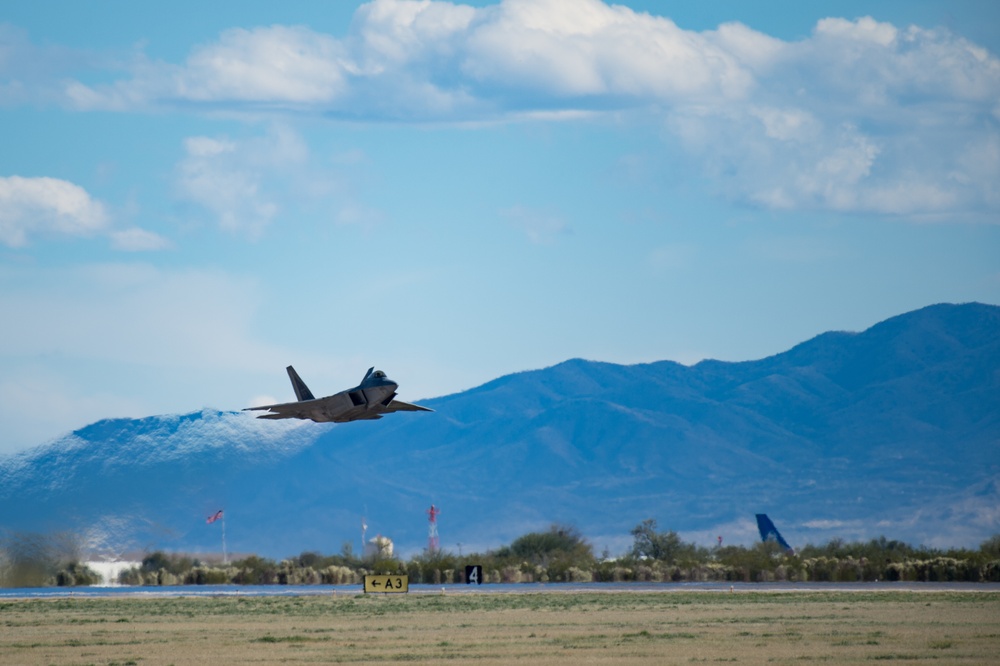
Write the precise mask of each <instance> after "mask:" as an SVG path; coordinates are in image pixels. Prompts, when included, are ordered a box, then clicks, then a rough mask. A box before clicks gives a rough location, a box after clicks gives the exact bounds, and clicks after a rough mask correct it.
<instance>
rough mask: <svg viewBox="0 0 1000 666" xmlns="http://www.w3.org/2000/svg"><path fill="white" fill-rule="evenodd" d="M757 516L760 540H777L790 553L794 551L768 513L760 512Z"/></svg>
mask: <svg viewBox="0 0 1000 666" xmlns="http://www.w3.org/2000/svg"><path fill="white" fill-rule="evenodd" d="M756 516H757V529H758V530H759V531H760V540H761V541H763V542H765V543H767V542H768V541H774V542H777V544H778V545H779V546H781V547H782V548H784V549H785V550H786V551H787V552H789V553H794V552H795V549H794V548H792V547H791V546H789V545H788V542H787V541H785V538H784V537H782V536H781V532H779V531H778V528H777V527H775V526H774V523H772V522H771V519H770V518H768V517H767V514H766V513H758V514H756Z"/></svg>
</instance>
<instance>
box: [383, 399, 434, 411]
mask: <svg viewBox="0 0 1000 666" xmlns="http://www.w3.org/2000/svg"><path fill="white" fill-rule="evenodd" d="M382 411H383V412H433V411H434V410H433V409H430V408H429V407H421V406H420V405H414V404H412V403H409V402H403V401H402V400H393V401H392V402H390V403H389V404H388V405H386V406H385V407H384V408H383V409H382Z"/></svg>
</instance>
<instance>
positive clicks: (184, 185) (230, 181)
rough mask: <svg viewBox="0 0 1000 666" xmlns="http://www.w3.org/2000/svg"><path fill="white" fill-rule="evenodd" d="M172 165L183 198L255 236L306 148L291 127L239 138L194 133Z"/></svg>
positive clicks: (227, 227) (224, 223) (228, 226)
mask: <svg viewBox="0 0 1000 666" xmlns="http://www.w3.org/2000/svg"><path fill="white" fill-rule="evenodd" d="M184 148H185V152H186V153H187V155H186V157H185V158H184V159H183V160H182V161H181V162H180V164H179V165H178V167H177V190H178V194H179V196H180V197H181V198H182V199H186V200H188V201H191V202H194V203H196V204H198V205H200V206H203V207H204V208H207V209H208V210H209V211H211V212H212V213H213V214H214V215H215V216H216V218H217V219H218V222H219V226H220V227H222V228H223V229H225V230H227V231H231V232H239V233H245V234H247V235H249V236H250V237H257V236H259V235H260V234H261V232H262V231H263V229H264V228H265V227H266V226H267V225H268V224H269V223H270V222H271V221H272V220H273V219H274V217H275V216H276V215H277V214H278V213H279V211H280V205H279V203H278V202H279V200H280V199H281V195H280V194H279V190H280V189H281V188H282V187H283V186H285V185H287V184H288V183H289V181H290V180H292V179H293V175H294V174H296V173H301V172H302V167H303V166H304V165H305V164H306V162H307V160H308V149H307V148H306V146H305V143H304V142H303V141H302V139H301V138H300V137H299V136H298V135H297V134H295V133H294V132H292V131H290V130H288V129H286V128H283V127H275V128H272V130H271V131H270V133H269V134H267V135H266V136H263V137H255V138H251V139H245V140H242V141H236V140H231V139H228V138H213V137H204V136H196V137H190V138H188V139H186V140H185V142H184Z"/></svg>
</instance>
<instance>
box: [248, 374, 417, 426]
mask: <svg viewBox="0 0 1000 666" xmlns="http://www.w3.org/2000/svg"><path fill="white" fill-rule="evenodd" d="M286 370H288V378H289V379H291V380H292V388H293V389H295V397H296V398H298V402H286V403H282V404H280V405H265V406H263V407H247V408H246V409H244V410H243V411H245V412H246V411H254V410H267V411H268V412H273V414H261V415H260V416H258V417H257V418H259V419H312V420H313V421H316V422H317V423H326V422H331V421H332V422H333V423H346V422H348V421H360V420H362V419H380V418H382V415H383V414H389V413H391V412H433V411H434V410H433V409H428V408H427V407H421V406H420V405H411V404H410V403H408V402H403V401H402V400H396V399H395V398H396V389H397V388H398V387H399V384H397V383H396V382H394V381H392V380H391V379H389V378H388V377H386V376H385V373H384V372H382V371H381V370H376V369H375V368H369V369H368V372H367V374H365V378H364V379H362V380H361V383H360V384H358V385H357V386H355V387H354V388H352V389H347V390H346V391H341V392H340V393H335V394H333V395H331V396H327V397H326V398H316V397H315V396H313V394H312V391H310V390H309V387H308V386H306V383H305V382H304V381H302V378H301V377H299V374H298V373H297V372H295V368H293V367H292V366H288V367H287V368H286Z"/></svg>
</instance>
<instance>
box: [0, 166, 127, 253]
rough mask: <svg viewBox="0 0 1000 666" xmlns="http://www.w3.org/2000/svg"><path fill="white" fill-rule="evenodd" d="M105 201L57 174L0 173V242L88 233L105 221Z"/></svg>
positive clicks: (17, 243) (20, 242) (22, 242)
mask: <svg viewBox="0 0 1000 666" xmlns="http://www.w3.org/2000/svg"><path fill="white" fill-rule="evenodd" d="M108 222H109V220H108V214H107V211H106V210H105V207H104V205H103V204H102V203H101V202H99V201H96V200H94V199H93V198H91V196H90V195H89V194H88V193H87V191H86V190H84V189H83V188H82V187H80V186H79V185H74V184H73V183H70V182H68V181H65V180H60V179H58V178H45V177H43V178H22V177H21V176H10V177H6V178H4V177H0V242H3V243H5V244H6V245H7V246H9V247H22V246H24V245H27V243H28V239H29V237H30V236H32V235H36V234H37V235H65V236H91V235H94V234H96V233H99V232H101V231H103V230H104V229H105V228H106V227H107V225H108Z"/></svg>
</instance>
